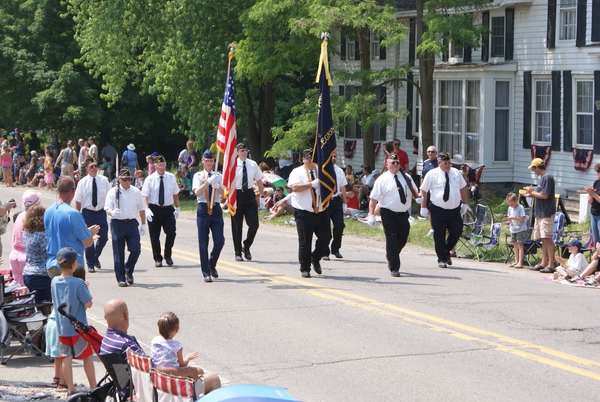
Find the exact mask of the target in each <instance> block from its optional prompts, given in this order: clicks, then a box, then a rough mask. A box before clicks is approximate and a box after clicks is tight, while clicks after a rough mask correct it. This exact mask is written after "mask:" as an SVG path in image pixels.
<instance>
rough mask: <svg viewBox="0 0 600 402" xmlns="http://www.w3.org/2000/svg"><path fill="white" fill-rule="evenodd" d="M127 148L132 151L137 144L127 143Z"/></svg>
mask: <svg viewBox="0 0 600 402" xmlns="http://www.w3.org/2000/svg"><path fill="white" fill-rule="evenodd" d="M127 149H128V150H130V151H135V145H133V144H129V145H127Z"/></svg>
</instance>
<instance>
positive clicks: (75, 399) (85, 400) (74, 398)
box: [67, 392, 92, 402]
mask: <svg viewBox="0 0 600 402" xmlns="http://www.w3.org/2000/svg"><path fill="white" fill-rule="evenodd" d="M91 400H92V399H91V398H90V394H89V392H78V393H76V394H73V395H71V396H70V397H69V399H67V402H91Z"/></svg>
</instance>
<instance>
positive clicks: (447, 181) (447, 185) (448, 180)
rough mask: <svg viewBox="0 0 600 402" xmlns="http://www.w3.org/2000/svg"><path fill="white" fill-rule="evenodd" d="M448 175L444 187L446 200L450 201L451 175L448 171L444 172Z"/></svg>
mask: <svg viewBox="0 0 600 402" xmlns="http://www.w3.org/2000/svg"><path fill="white" fill-rule="evenodd" d="M444 174H445V175H446V187H444V201H448V199H449V198H450V177H449V176H448V172H444Z"/></svg>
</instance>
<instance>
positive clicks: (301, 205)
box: [288, 149, 331, 278]
mask: <svg viewBox="0 0 600 402" xmlns="http://www.w3.org/2000/svg"><path fill="white" fill-rule="evenodd" d="M302 164H303V165H302V166H299V167H297V168H295V169H294V170H292V172H291V173H290V177H289V179H288V185H289V186H290V187H291V188H292V206H293V207H294V218H295V220H296V229H297V230H298V260H299V262H300V272H302V277H303V278H310V266H311V264H312V267H313V269H314V270H315V272H316V273H317V274H319V275H321V273H322V270H321V263H320V260H321V257H323V255H324V253H325V249H326V248H327V245H328V244H329V241H330V240H331V227H330V226H329V215H328V214H327V211H326V210H325V211H324V210H323V209H322V207H321V198H320V195H319V191H320V187H321V185H320V183H319V179H318V177H319V175H318V172H317V168H316V167H315V166H314V165H313V163H312V149H307V150H305V151H304V152H303V153H302ZM313 233H314V234H315V236H317V242H316V244H315V249H314V251H312V252H311V249H312V236H313Z"/></svg>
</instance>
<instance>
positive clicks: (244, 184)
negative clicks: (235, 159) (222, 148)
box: [242, 161, 248, 191]
mask: <svg viewBox="0 0 600 402" xmlns="http://www.w3.org/2000/svg"><path fill="white" fill-rule="evenodd" d="M246 190H248V171H247V170H246V161H244V163H243V165H242V191H246Z"/></svg>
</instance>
